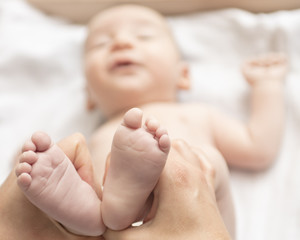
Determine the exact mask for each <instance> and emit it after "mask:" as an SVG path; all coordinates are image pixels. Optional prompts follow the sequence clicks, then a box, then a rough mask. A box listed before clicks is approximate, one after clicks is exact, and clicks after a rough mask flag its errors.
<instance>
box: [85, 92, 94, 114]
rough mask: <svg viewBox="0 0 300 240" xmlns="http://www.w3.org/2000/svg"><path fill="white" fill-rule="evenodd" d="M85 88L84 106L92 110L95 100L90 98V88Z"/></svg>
mask: <svg viewBox="0 0 300 240" xmlns="http://www.w3.org/2000/svg"><path fill="white" fill-rule="evenodd" d="M85 90H86V91H85V92H86V108H87V110H89V111H91V110H94V109H95V107H96V104H95V102H94V101H93V99H92V96H91V93H90V90H89V89H88V87H85Z"/></svg>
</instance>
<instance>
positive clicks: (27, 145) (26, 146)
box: [22, 140, 36, 153]
mask: <svg viewBox="0 0 300 240" xmlns="http://www.w3.org/2000/svg"><path fill="white" fill-rule="evenodd" d="M26 151H34V152H35V151H36V146H35V144H34V143H33V142H32V141H31V140H27V141H26V142H25V143H24V144H23V147H22V153H23V152H26Z"/></svg>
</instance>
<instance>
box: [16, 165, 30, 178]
mask: <svg viewBox="0 0 300 240" xmlns="http://www.w3.org/2000/svg"><path fill="white" fill-rule="evenodd" d="M31 170H32V167H31V165H30V164H28V163H27V162H22V163H19V164H18V165H17V166H16V170H15V173H16V175H17V177H19V176H20V175H21V174H22V173H26V174H29V173H30V172H31Z"/></svg>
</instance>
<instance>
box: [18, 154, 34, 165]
mask: <svg viewBox="0 0 300 240" xmlns="http://www.w3.org/2000/svg"><path fill="white" fill-rule="evenodd" d="M37 159H38V156H37V154H36V153H35V152H33V151H27V152H23V153H22V154H21V155H20V156H19V163H28V164H30V165H32V164H34V163H35V162H36V161H37Z"/></svg>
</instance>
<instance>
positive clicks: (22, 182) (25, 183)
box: [17, 172, 32, 191]
mask: <svg viewBox="0 0 300 240" xmlns="http://www.w3.org/2000/svg"><path fill="white" fill-rule="evenodd" d="M31 182H32V178H31V176H30V174H29V173H26V172H23V173H21V174H20V175H19V176H18V178H17V183H18V185H19V187H20V188H21V189H22V190H23V191H27V189H28V188H29V186H30V184H31Z"/></svg>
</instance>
